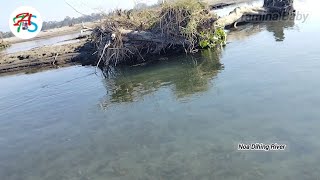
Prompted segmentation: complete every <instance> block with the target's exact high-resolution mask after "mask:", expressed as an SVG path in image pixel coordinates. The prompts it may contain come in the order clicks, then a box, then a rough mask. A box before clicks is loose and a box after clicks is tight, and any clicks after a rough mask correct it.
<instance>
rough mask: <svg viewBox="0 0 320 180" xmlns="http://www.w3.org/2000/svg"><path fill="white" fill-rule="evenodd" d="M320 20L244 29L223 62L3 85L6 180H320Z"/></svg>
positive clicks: (79, 71) (4, 81) (0, 135)
mask: <svg viewBox="0 0 320 180" xmlns="http://www.w3.org/2000/svg"><path fill="white" fill-rule="evenodd" d="M312 3H314V2H312ZM312 3H311V4H312ZM309 5H310V4H308V3H307V4H306V6H303V7H311V6H309ZM313 6H315V5H313ZM301 7H302V6H301ZM319 17H320V16H318V15H317V13H316V12H315V13H313V14H312V16H310V18H309V19H308V21H307V22H305V23H301V22H278V23H265V24H259V25H248V26H244V27H241V29H240V31H241V33H234V32H230V35H229V44H228V45H227V46H226V48H225V49H224V50H223V51H222V52H209V51H205V52H203V53H202V54H198V55H196V56H195V57H193V58H191V57H185V56H183V55H182V56H179V57H176V58H170V59H169V61H162V62H158V63H155V64H153V65H148V66H147V67H137V68H132V69H131V70H124V71H123V72H122V74H121V75H119V76H117V77H116V78H111V79H108V80H105V79H103V78H101V77H99V76H96V75H94V74H92V73H93V72H94V68H87V67H70V68H64V69H58V70H54V71H47V72H41V73H37V74H29V75H16V76H7V77H2V78H0V84H1V87H2V88H1V90H0V177H1V179H5V180H20V179H23V180H38V179H39V180H40V179H41V180H42V179H49V180H61V179H68V180H70V179H71V180H73V179H74V180H78V179H94V180H96V179H97V180H100V179H101V180H102V179H103V180H104V179H115V180H120V179H121V180H122V179H125V180H126V179H130V180H131V179H137V180H138V179H139V180H140V179H159V180H160V179H170V180H172V179H173V180H174V179H177V180H178V179H179V180H180V179H204V180H205V179H210V180H211V179H230V180H234V179H244V180H248V179H254V180H255V179H279V180H282V179H288V180H289V179H290V180H291V179H297V180H300V179H310V180H313V179H319V177H320V173H319V172H320V171H319V160H320V152H319V151H318V150H319V148H320V143H319V141H318V138H319V136H320V132H319V130H318V127H319V126H320V121H319V117H320V111H319V110H318V109H319V108H318V107H319V105H320V95H319V90H320V84H319V77H320V71H319V69H320V61H319V60H320V52H319V51H318V50H319V48H318V47H319V46H318V45H317V42H318V41H319V40H320V37H319V36H318V32H319V30H320V27H319V23H318V22H320V21H319V19H320V18H319ZM237 34H238V35H237ZM220 63H222V64H223V66H220V65H219V64H220ZM239 142H244V143H250V142H261V143H271V142H278V143H286V144H287V145H288V148H287V149H286V151H284V152H241V151H238V150H237V143H239Z"/></svg>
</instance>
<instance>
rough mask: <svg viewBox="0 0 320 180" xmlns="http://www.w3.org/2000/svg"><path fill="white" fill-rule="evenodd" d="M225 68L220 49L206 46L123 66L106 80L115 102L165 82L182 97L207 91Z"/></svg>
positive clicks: (134, 97) (133, 98)
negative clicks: (116, 73)
mask: <svg viewBox="0 0 320 180" xmlns="http://www.w3.org/2000/svg"><path fill="white" fill-rule="evenodd" d="M222 68H223V65H222V64H221V63H220V52H218V51H213V50H205V51H202V52H200V53H198V54H196V55H194V56H186V55H181V56H178V57H175V58H174V59H173V58H169V59H166V60H165V61H157V62H155V63H152V64H148V65H146V66H141V67H135V68H132V67H131V68H128V69H122V70H121V72H120V74H119V75H117V76H116V77H114V78H109V79H105V80H104V84H105V87H106V89H107V91H108V96H107V98H106V99H105V102H104V106H107V105H109V104H111V103H114V102H116V103H121V102H134V101H137V100H138V99H140V98H142V97H143V96H145V95H147V94H150V93H152V92H154V91H156V90H158V89H160V88H161V87H163V86H170V87H172V91H173V92H174V94H175V96H176V97H177V98H178V99H182V98H185V97H189V96H191V95H193V94H196V93H201V92H205V91H207V90H208V89H209V88H210V87H211V85H210V80H211V79H213V78H215V77H216V76H217V75H218V73H219V70H221V69H222Z"/></svg>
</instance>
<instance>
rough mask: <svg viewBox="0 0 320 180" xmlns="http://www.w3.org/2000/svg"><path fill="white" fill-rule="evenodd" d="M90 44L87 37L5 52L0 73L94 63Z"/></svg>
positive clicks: (0, 61) (0, 64)
mask: <svg viewBox="0 0 320 180" xmlns="http://www.w3.org/2000/svg"><path fill="white" fill-rule="evenodd" d="M92 49H93V48H92V46H91V45H90V43H88V39H81V40H80V41H79V42H76V43H71V44H64V45H59V46H57V45H54V46H45V47H40V48H35V49H32V50H29V51H22V52H18V53H13V54H5V55H2V57H0V74H8V73H16V72H27V71H34V70H38V69H51V68H60V67H66V66H70V65H77V64H80V65H90V64H93V63H94V59H96V58H94V55H93V51H92Z"/></svg>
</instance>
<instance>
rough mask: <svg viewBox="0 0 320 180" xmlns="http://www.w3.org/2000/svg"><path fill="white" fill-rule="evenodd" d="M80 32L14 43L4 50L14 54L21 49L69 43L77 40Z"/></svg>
mask: <svg viewBox="0 0 320 180" xmlns="http://www.w3.org/2000/svg"><path fill="white" fill-rule="evenodd" d="M79 35H80V33H74V34H68V35H64V36H57V37H52V38H46V39H38V40H34V41H26V42H21V43H16V44H12V45H11V46H10V47H9V48H7V49H6V50H4V51H3V53H6V54H12V53H16V52H20V51H27V50H30V49H34V48H38V47H42V46H49V45H63V44H68V43H73V42H77V41H79V40H76V39H75V38H77V37H79Z"/></svg>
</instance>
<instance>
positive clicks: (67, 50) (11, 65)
mask: <svg viewBox="0 0 320 180" xmlns="http://www.w3.org/2000/svg"><path fill="white" fill-rule="evenodd" d="M213 1H214V3H212V1H210V0H208V4H209V5H211V6H214V5H219V6H221V5H222V4H224V6H223V7H227V6H229V5H234V4H240V3H244V2H251V1H252V0H227V1H223V0H218V1H217V0H213ZM223 7H222V8H223ZM98 24H99V22H88V23H85V26H86V27H90V28H93V27H96V26H97V25H98ZM82 28H83V27H82V24H76V25H74V26H72V27H62V28H55V29H50V30H47V31H42V32H41V33H40V34H39V35H38V36H37V37H36V38H34V39H32V40H23V39H18V38H16V37H11V38H6V39H4V41H5V42H8V43H10V44H11V45H14V44H18V43H23V42H29V41H37V40H45V39H49V38H53V37H59V36H63V35H69V34H74V33H77V32H80V31H81V29H82ZM68 40H69V39H68ZM68 40H67V41H68ZM93 49H94V48H93V47H92V45H91V44H90V43H89V40H88V37H85V38H83V39H80V41H78V42H75V43H74V42H72V43H69V44H64V45H55V44H53V45H49V46H42V47H38V48H33V49H30V50H27V51H20V52H17V53H12V54H4V53H3V52H2V54H1V51H0V76H4V75H7V74H15V73H23V72H27V71H33V70H37V69H42V70H48V69H54V68H59V67H67V66H72V65H95V62H96V60H97V58H96V57H95V55H93V54H94V52H93Z"/></svg>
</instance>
